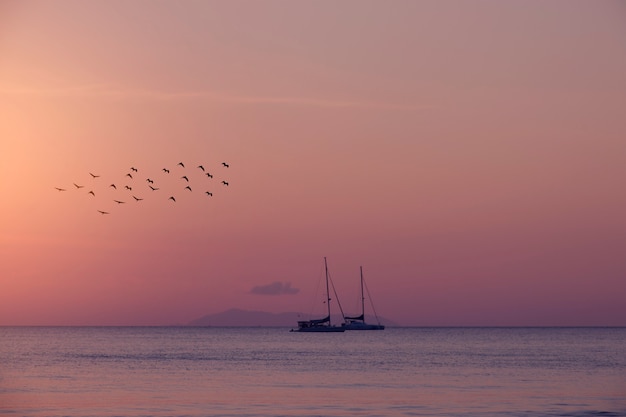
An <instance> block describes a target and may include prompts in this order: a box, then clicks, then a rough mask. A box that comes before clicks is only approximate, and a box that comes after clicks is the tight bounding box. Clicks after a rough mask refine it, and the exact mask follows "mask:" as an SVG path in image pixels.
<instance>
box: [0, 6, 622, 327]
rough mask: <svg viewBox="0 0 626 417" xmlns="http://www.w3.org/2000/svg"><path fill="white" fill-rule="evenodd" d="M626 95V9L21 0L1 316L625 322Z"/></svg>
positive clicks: (5, 76)
mask: <svg viewBox="0 0 626 417" xmlns="http://www.w3.org/2000/svg"><path fill="white" fill-rule="evenodd" d="M625 108H626V6H625V4H624V3H623V2H618V1H578V0H574V1H558V0H557V1H551V2H541V1H521V0H519V1H517V0H514V1H507V2H501V1H496V0H481V1H452V0H443V1H440V0H436V1H435V0H432V1H408V0H406V1H405V0H396V1H393V2H387V1H371V0H364V1H356V0H346V1H339V2H336V1H327V0H322V1H315V2H313V1H295V2H293V1H285V0H264V1H240V0H235V1H225V0H224V1H221V0H216V1H192V0H182V1H175V2H174V1H161V0H155V1H148V0H135V1H122V0H113V1H106V2H105V1H95V0H93V1H78V0H76V1H70V0H60V1H55V2H49V1H11V0H8V1H7V0H0V193H1V197H0V325H171V324H184V323H188V322H189V321H191V320H194V319H196V318H198V317H201V316H204V315H206V314H213V313H219V312H221V311H224V310H227V309H230V308H240V309H246V310H259V311H267V312H276V313H278V312H292V311H298V312H302V313H304V314H311V315H312V316H315V315H316V314H319V312H322V311H324V308H325V307H324V306H323V303H322V301H321V300H322V298H323V297H320V291H321V290H320V279H321V278H323V266H324V257H326V258H327V261H328V267H329V271H330V274H331V278H332V282H333V283H334V285H335V288H336V291H337V295H338V298H339V300H340V301H341V304H342V307H343V309H344V310H345V311H346V313H347V314H355V313H357V312H358V309H359V307H358V306H359V304H358V302H359V297H360V295H359V267H360V266H362V267H363V273H364V277H365V281H366V283H367V287H368V288H369V292H370V295H369V296H368V297H367V298H368V301H369V300H370V299H371V301H373V303H374V307H375V310H376V313H377V314H378V315H379V316H383V317H385V318H387V319H390V320H393V321H394V322H396V323H398V324H401V325H407V326H626V215H625V213H626V117H624V109H625ZM179 162H183V164H184V165H185V167H184V168H183V167H182V166H180V165H178V163H179ZM222 162H227V163H228V165H229V166H228V167H226V166H224V165H222ZM199 165H202V166H203V167H204V168H205V171H202V169H200V168H197V167H198V166H199ZM131 167H133V168H135V169H137V171H133V170H131ZM163 168H167V169H169V170H170V173H166V172H165V171H163ZM207 172H208V173H211V174H212V175H213V178H210V177H208V176H206V173H207ZM90 173H91V174H94V175H97V176H98V177H97V178H93V177H92V176H91V175H90ZM126 174H131V175H133V178H132V179H131V177H129V176H127V175H126ZM183 176H186V177H187V178H188V179H189V181H186V180H185V179H183V178H182V177H183ZM147 179H151V180H152V181H154V182H153V183H149V182H148V181H147ZM221 181H227V182H228V186H226V185H224V184H223V183H221ZM74 184H78V185H81V186H83V188H76V187H75V186H74ZM110 184H116V187H117V189H114V188H113V187H111V186H110ZM151 184H153V186H155V188H159V190H155V191H153V190H151V189H150V188H149V187H148V186H149V185H151ZM187 185H189V186H190V188H191V189H192V190H189V189H185V188H184V187H186V186H187ZM126 186H128V187H130V188H132V190H128V189H126V188H125V187H126ZM57 187H58V188H62V189H65V190H66V191H57V190H56V189H55V188H57ZM89 191H93V192H94V194H93V195H92V194H89V193H88V192H89ZM207 191H209V192H211V193H212V195H208V194H206V192H207ZM133 196H135V197H137V198H141V199H142V200H138V201H135V199H133V198H132V197H133ZM169 197H174V198H175V199H176V202H174V201H173V200H170V199H169ZM114 200H118V201H124V203H115V202H114ZM99 210H100V211H104V212H106V213H108V214H101V213H99V212H98V211H99ZM322 285H323V284H322ZM334 298H335V297H333V302H332V304H331V306H333V308H336V304H335V301H336V300H335V299H334ZM368 314H369V317H371V314H372V310H371V307H369V306H367V307H366V318H367V317H368ZM294 324H295V323H294Z"/></svg>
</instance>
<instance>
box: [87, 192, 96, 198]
mask: <svg viewBox="0 0 626 417" xmlns="http://www.w3.org/2000/svg"><path fill="white" fill-rule="evenodd" d="M87 194H91V195H92V196H94V197H95V196H96V194H95V193H94V192H93V191H89V192H88V193H87Z"/></svg>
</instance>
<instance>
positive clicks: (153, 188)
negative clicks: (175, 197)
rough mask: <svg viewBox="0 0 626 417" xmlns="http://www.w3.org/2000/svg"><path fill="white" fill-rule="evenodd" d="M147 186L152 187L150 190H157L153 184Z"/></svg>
mask: <svg viewBox="0 0 626 417" xmlns="http://www.w3.org/2000/svg"><path fill="white" fill-rule="evenodd" d="M148 187H150V188H151V189H152V191H156V190H158V188H156V187H153V186H151V185H148Z"/></svg>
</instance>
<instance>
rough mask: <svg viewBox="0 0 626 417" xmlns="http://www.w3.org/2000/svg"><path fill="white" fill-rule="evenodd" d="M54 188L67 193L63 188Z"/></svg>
mask: <svg viewBox="0 0 626 417" xmlns="http://www.w3.org/2000/svg"><path fill="white" fill-rule="evenodd" d="M54 188H55V189H56V190H59V191H67V190H66V189H65V188H59V187H54Z"/></svg>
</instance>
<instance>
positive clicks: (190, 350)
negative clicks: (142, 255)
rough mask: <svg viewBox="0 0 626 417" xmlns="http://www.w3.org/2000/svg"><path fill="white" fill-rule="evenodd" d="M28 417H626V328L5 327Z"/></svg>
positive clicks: (3, 392)
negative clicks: (330, 330) (331, 330)
mask: <svg viewBox="0 0 626 417" xmlns="http://www.w3.org/2000/svg"><path fill="white" fill-rule="evenodd" d="M0 364H1V366H2V368H0V411H6V412H13V413H15V414H16V415H29V416H49V415H61V414H62V415H68V416H83V415H93V416H113V415H125V416H147V415H151V416H174V415H180V416H183V415H184V416H207V415H210V416H218V415H220V416H221V415H224V416H267V415H290V416H314V415H334V416H353V415H368V416H369V415H384V416H387V415H388V416H392V415H393V416H396V415H407V416H409V415H411V416H414V415H419V416H461V415H463V416H576V417H578V416H596V415H597V416H600V415H601V416H618V415H619V416H623V415H626V329H623V328H622V329H614V328H592V329H589V328H559V329H548V328H541V329H520V328H514V329H506V328H492V329H475V328H454V329H452V328H416V329H394V328H390V329H387V330H385V331H384V332H345V333H339V334H333V333H321V334H317V333H315V334H313V333H311V334H308V333H290V332H288V331H287V329H262V328H246V329H239V328H224V329H220V328H185V327H171V328H166V327H152V328H132V327H126V328H107V327H104V328H103V327H100V328H62V327H49V328H46V327H42V328H33V327H27V328H11V327H5V328H0Z"/></svg>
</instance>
